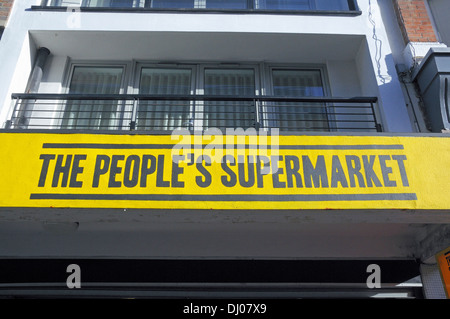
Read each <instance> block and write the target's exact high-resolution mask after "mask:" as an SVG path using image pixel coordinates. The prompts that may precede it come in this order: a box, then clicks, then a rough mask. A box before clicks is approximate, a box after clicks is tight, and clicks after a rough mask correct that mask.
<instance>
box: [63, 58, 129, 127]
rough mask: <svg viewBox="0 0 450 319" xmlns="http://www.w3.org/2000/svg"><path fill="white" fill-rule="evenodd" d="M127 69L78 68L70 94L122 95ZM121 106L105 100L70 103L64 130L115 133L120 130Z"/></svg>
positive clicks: (72, 77)
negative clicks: (95, 130)
mask: <svg viewBox="0 0 450 319" xmlns="http://www.w3.org/2000/svg"><path fill="white" fill-rule="evenodd" d="M123 73H124V69H123V67H99V66H75V67H74V68H73V71H72V76H71V80H70V86H69V92H68V93H69V94H81V95H86V94H119V93H121V88H122V83H123ZM119 106H120V105H119V103H118V102H115V101H105V100H73V101H72V100H68V101H67V103H66V106H65V110H64V113H63V118H62V124H61V127H62V128H68V129H114V128H117V127H119V125H120V123H119V121H120V116H119V114H120V110H119Z"/></svg>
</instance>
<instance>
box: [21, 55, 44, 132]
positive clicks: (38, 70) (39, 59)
mask: <svg viewBox="0 0 450 319" xmlns="http://www.w3.org/2000/svg"><path fill="white" fill-rule="evenodd" d="M49 55H50V50H49V49H47V48H40V49H39V50H38V51H37V53H36V60H35V62H34V66H33V69H32V71H31V74H30V77H29V79H28V83H27V87H26V90H25V93H37V92H38V90H39V85H40V83H41V80H42V75H43V73H44V66H45V63H46V62H47V58H48V56H49ZM32 110H33V103H31V102H29V101H28V100H27V101H25V102H23V103H22V104H21V105H20V109H19V111H18V115H17V119H16V123H14V127H16V128H27V126H28V122H29V115H30V113H31V112H32Z"/></svg>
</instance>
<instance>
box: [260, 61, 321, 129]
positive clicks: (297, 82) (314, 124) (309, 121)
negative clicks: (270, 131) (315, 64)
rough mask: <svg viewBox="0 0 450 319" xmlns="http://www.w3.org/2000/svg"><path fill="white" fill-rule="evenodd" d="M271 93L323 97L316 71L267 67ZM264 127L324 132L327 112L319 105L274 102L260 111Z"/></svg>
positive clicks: (319, 72) (275, 94)
mask: <svg viewBox="0 0 450 319" xmlns="http://www.w3.org/2000/svg"><path fill="white" fill-rule="evenodd" d="M269 72H270V73H269V75H270V81H271V86H272V94H273V95H274V96H277V97H287V98H302V97H323V96H325V95H326V94H325V90H324V85H323V80H322V74H321V73H322V72H321V70H320V69H292V68H271V69H270V71H269ZM263 113H264V114H263V116H262V118H263V119H264V122H265V123H263V124H264V126H267V127H279V128H283V129H285V130H302V131H308V130H323V131H327V130H328V128H329V127H328V119H327V109H326V107H325V105H324V104H322V103H319V104H318V103H314V104H311V103H305V102H276V103H272V104H267V105H266V106H265V108H264V110H263Z"/></svg>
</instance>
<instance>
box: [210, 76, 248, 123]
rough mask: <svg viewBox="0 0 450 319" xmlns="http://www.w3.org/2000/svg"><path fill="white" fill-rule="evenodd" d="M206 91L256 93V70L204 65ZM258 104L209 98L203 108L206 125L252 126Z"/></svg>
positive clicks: (238, 95) (213, 93) (236, 93)
mask: <svg viewBox="0 0 450 319" xmlns="http://www.w3.org/2000/svg"><path fill="white" fill-rule="evenodd" d="M203 89H204V94H205V95H212V96H214V95H217V96H237V97H244V96H254V95H255V94H256V85H255V70H254V69H233V68H226V69H224V68H204V72H203ZM254 107H255V106H254V105H253V104H252V103H243V102H242V101H220V102H219V101H208V102H205V104H204V108H203V110H202V119H203V123H202V124H203V126H204V127H217V128H221V129H222V128H226V127H235V128H236V127H241V128H248V127H252V126H253V125H254V122H255V117H254Z"/></svg>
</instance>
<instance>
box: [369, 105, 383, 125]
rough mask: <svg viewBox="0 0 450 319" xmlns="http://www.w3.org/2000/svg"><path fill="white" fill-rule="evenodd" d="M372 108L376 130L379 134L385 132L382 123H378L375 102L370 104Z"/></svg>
mask: <svg viewBox="0 0 450 319" xmlns="http://www.w3.org/2000/svg"><path fill="white" fill-rule="evenodd" d="M370 108H371V109H372V115H373V120H374V122H375V129H376V130H377V132H383V127H382V126H381V124H380V123H378V119H377V114H376V113H375V107H374V106H373V102H370Z"/></svg>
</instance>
